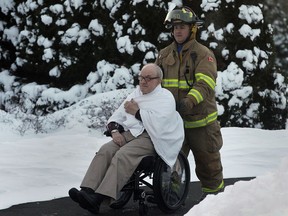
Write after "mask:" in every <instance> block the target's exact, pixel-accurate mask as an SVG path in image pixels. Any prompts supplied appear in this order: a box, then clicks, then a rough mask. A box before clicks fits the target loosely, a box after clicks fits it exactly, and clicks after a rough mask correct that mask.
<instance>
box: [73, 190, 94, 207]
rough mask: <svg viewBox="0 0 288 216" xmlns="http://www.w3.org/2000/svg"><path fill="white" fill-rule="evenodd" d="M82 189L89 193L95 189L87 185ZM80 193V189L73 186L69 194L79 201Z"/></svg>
mask: <svg viewBox="0 0 288 216" xmlns="http://www.w3.org/2000/svg"><path fill="white" fill-rule="evenodd" d="M81 191H85V192H87V193H89V194H93V193H94V190H93V189H91V188H86V187H82V188H81ZM79 193H80V191H79V190H78V189H77V188H71V189H70V190H69V192H68V194H69V197H70V198H71V199H72V200H73V201H74V202H76V203H79V200H78V194H79Z"/></svg>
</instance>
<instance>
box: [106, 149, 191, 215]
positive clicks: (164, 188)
mask: <svg viewBox="0 0 288 216" xmlns="http://www.w3.org/2000/svg"><path fill="white" fill-rule="evenodd" d="M149 179H150V181H149ZM151 180H152V184H151V183H150V182H151ZM189 183H190V167H189V162H188V160H187V158H186V156H185V155H184V154H183V153H182V152H180V153H179V155H178V158H177V160H176V163H175V165H174V166H173V167H172V168H170V167H169V166H168V165H167V164H166V163H165V162H164V161H163V160H162V159H161V158H160V157H159V156H158V155H157V156H147V157H145V158H143V159H142V161H141V163H140V164H139V166H138V167H137V169H136V170H135V172H134V173H133V175H132V177H131V178H130V180H129V181H128V182H127V184H126V185H125V186H124V187H123V188H122V190H121V192H120V194H119V198H118V199H117V200H116V201H115V202H113V203H112V204H111V205H110V207H111V208H113V209H120V208H122V207H124V206H125V205H126V204H127V203H128V202H129V200H130V198H131V196H132V194H133V200H134V201H139V215H141V216H142V215H147V213H148V205H147V202H151V203H155V204H157V206H158V207H159V209H160V210H162V211H163V212H165V213H173V212H175V211H176V210H178V209H179V208H180V207H181V206H182V205H183V204H184V202H185V200H186V198H187V194H188V191H189ZM144 186H146V187H144Z"/></svg>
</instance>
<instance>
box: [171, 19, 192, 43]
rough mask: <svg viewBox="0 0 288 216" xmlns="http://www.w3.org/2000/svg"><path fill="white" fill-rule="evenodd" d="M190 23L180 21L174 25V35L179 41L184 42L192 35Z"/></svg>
mask: <svg viewBox="0 0 288 216" xmlns="http://www.w3.org/2000/svg"><path fill="white" fill-rule="evenodd" d="M190 32H191V30H190V25H187V24H183V23H179V24H176V25H174V27H173V35H174V38H175V40H176V42H177V43H179V44H182V43H184V42H185V40H186V39H187V38H188V37H189V35H190Z"/></svg>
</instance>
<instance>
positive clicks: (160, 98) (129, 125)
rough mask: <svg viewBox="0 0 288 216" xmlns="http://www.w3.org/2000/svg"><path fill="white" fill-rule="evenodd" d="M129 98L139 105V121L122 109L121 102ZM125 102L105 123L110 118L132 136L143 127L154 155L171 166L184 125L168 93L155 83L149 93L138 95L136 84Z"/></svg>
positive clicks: (141, 131) (182, 136)
mask: <svg viewBox="0 0 288 216" xmlns="http://www.w3.org/2000/svg"><path fill="white" fill-rule="evenodd" d="M131 99H133V100H134V101H135V102H137V104H138V106H139V108H140V115H141V119H142V122H141V121H139V120H137V119H136V118H135V117H134V116H133V115H131V114H129V113H126V112H125V109H124V103H125V101H130V100H131ZM125 101H124V102H123V103H122V104H121V105H120V107H119V108H118V109H117V110H116V111H115V112H114V114H113V115H112V116H111V117H110V118H109V119H108V123H109V122H112V121H114V122H117V123H119V124H121V125H122V126H123V127H124V129H125V130H126V131H127V130H130V132H131V133H132V135H133V136H134V137H137V136H139V135H140V134H141V133H143V131H144V130H145V129H146V131H147V133H148V134H149V136H150V137H151V140H152V142H153V145H154V148H155V150H156V152H157V154H158V155H159V156H160V157H161V158H162V159H163V160H164V161H165V162H166V163H167V164H168V165H169V166H170V167H172V166H173V165H174V164H175V162H176V159H177V156H178V154H179V151H180V150H181V147H182V144H183V141H184V127H183V121H182V119H181V117H180V115H179V113H178V112H177V111H176V108H175V106H176V105H175V99H174V97H173V95H172V94H171V92H170V91H168V90H167V89H164V88H162V87H161V86H160V85H159V86H157V87H156V88H155V89H154V91H152V92H151V93H149V94H142V92H141V91H140V88H139V86H137V88H136V89H135V91H133V92H132V93H131V94H130V95H129V96H128V97H127V99H126V100H125Z"/></svg>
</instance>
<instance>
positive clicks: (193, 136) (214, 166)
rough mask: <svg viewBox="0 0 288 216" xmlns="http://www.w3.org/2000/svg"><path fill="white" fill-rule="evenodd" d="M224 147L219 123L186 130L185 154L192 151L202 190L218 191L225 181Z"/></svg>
mask: <svg viewBox="0 0 288 216" xmlns="http://www.w3.org/2000/svg"><path fill="white" fill-rule="evenodd" d="M222 145H223V140H222V135H221V131H220V125H219V123H218V122H217V121H215V122H213V123H212V124H211V125H208V126H206V127H201V128H193V129H185V142H184V145H183V149H182V150H183V152H184V153H185V154H186V155H187V156H188V154H189V150H190V149H191V151H192V153H193V155H194V160H195V167H196V169H195V172H196V175H197V177H198V178H199V180H200V182H201V184H202V189H204V188H207V189H211V190H217V189H218V187H219V186H220V185H221V183H222V181H223V173H222V170H223V168H222V163H221V156H220V152H219V151H220V149H221V147H222Z"/></svg>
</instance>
